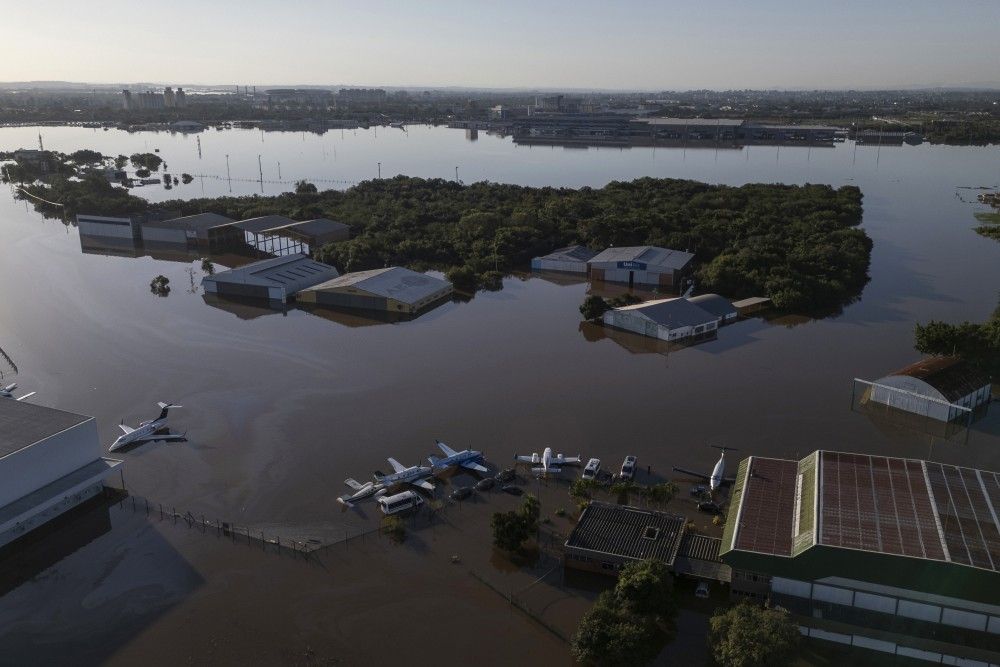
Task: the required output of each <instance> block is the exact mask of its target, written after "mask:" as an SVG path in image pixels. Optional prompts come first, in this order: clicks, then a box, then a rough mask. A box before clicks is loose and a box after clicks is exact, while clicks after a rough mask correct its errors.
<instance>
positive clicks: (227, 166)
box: [226, 153, 233, 192]
mask: <svg viewBox="0 0 1000 667" xmlns="http://www.w3.org/2000/svg"><path fill="white" fill-rule="evenodd" d="M226 180H227V181H229V191H230V192H232V191H233V177H232V176H230V174H229V153H226Z"/></svg>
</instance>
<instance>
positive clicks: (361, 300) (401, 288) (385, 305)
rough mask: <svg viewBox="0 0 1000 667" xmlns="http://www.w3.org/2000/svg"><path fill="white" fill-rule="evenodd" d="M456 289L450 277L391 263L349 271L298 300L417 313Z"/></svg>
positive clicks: (304, 293) (307, 292)
mask: <svg viewBox="0 0 1000 667" xmlns="http://www.w3.org/2000/svg"><path fill="white" fill-rule="evenodd" d="M453 291H454V288H453V287H452V285H451V283H450V282H448V281H447V280H442V279H440V278H435V277H434V276H429V275H427V274H425V273H418V272H416V271H411V270H410V269H406V268H403V267H401V266H391V267H388V268H385V269H372V270H371V271H356V272H354V273H345V274H344V275H342V276H339V277H335V278H333V279H331V280H328V281H326V282H323V283H320V284H318V285H315V286H312V287H310V288H309V289H306V290H304V291H303V292H302V293H301V294H300V295H299V299H298V300H299V302H300V303H311V304H316V305H318V306H332V307H339V308H353V309H358V310H381V311H387V312H393V313H406V314H415V313H418V312H420V311H422V310H424V309H426V308H428V307H430V306H432V305H434V304H436V303H438V302H440V301H442V300H443V299H445V298H447V297H448V296H449V295H451V293H452V292H453Z"/></svg>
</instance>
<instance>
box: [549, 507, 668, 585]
mask: <svg viewBox="0 0 1000 667" xmlns="http://www.w3.org/2000/svg"><path fill="white" fill-rule="evenodd" d="M684 524H685V519H684V517H682V516H679V515H675V514H667V513H666V512H656V511H653V510H644V509H639V508H637V507H626V506H622V505H615V504H612V503H602V502H596V501H595V502H592V503H590V504H589V505H587V507H586V509H584V510H583V513H582V514H581V515H580V519H579V521H577V522H576V526H574V528H573V532H572V533H570V536H569V539H567V540H566V551H565V556H564V564H565V565H566V567H572V568H575V569H578V570H589V571H592V572H607V573H609V574H616V573H617V572H618V570H620V569H621V568H622V567H623V566H625V565H627V564H628V563H630V562H632V561H637V560H644V559H646V558H653V559H656V560H660V561H663V562H664V563H666V564H667V565H668V566H670V565H673V562H674V558H676V556H677V549H678V547H679V546H680V543H681V534H682V533H683V532H684Z"/></svg>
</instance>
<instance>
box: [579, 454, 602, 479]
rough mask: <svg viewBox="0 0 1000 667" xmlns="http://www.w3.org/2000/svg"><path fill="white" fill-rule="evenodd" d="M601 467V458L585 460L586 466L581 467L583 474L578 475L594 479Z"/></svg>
mask: <svg viewBox="0 0 1000 667" xmlns="http://www.w3.org/2000/svg"><path fill="white" fill-rule="evenodd" d="M600 469H601V459H590V460H589V461H587V466H586V467H585V468H584V469H583V474H581V475H580V477H582V478H583V479H594V478H596V477H597V473H598V471H600Z"/></svg>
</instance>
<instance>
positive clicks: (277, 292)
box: [201, 254, 339, 303]
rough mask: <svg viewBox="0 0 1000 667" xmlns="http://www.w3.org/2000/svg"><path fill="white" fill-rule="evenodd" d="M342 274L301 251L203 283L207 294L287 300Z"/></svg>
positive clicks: (224, 273) (213, 277)
mask: <svg viewBox="0 0 1000 667" xmlns="http://www.w3.org/2000/svg"><path fill="white" fill-rule="evenodd" d="M338 275H339V274H338V273H337V269H335V268H334V267H332V266H328V265H326V264H322V263H320V262H317V261H314V260H311V259H309V258H308V257H306V256H305V255H302V254H298V255H288V256H285V257H273V258H271V259H265V260H261V261H259V262H254V263H253V264H247V265H246V266H241V267H238V268H235V269H229V270H228V271H222V272H220V273H216V274H215V275H211V276H205V277H204V278H202V279H201V285H202V287H203V288H204V289H205V293H206V294H217V295H219V296H226V297H247V298H253V299H267V300H268V301H272V302H280V303H287V302H288V299H290V298H291V297H293V296H295V295H296V294H297V293H298V292H300V291H301V290H304V289H306V288H308V287H312V286H314V285H318V284H319V283H322V282H325V281H327V280H330V279H332V278H336V277H337V276H338Z"/></svg>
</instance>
